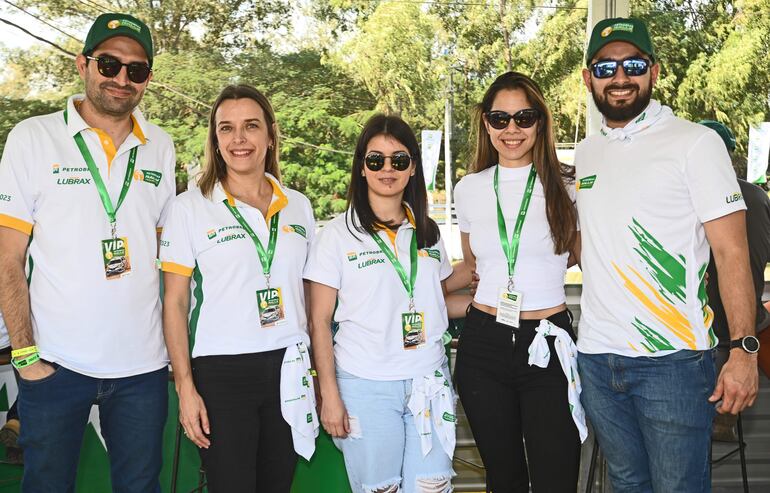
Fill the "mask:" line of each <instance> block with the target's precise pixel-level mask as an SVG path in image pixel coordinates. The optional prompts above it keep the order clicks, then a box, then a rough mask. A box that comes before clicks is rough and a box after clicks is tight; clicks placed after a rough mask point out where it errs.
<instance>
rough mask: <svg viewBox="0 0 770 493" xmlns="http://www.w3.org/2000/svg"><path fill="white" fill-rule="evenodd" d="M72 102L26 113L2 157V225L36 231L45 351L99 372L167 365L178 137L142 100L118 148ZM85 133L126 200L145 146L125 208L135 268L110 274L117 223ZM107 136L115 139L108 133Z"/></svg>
mask: <svg viewBox="0 0 770 493" xmlns="http://www.w3.org/2000/svg"><path fill="white" fill-rule="evenodd" d="M82 99H83V96H73V97H71V98H70V99H69V101H68V102H67V109H68V111H67V113H68V123H65V122H64V116H63V111H58V112H56V113H52V114H50V115H44V116H37V117H34V118H30V119H27V120H24V121H22V122H21V123H19V124H18V125H16V127H14V128H13V130H11V132H10V134H9V135H8V140H7V143H6V146H5V150H4V152H3V157H2V161H0V226H5V227H9V228H13V229H16V230H18V231H21V232H23V233H25V234H27V235H30V236H31V241H30V244H29V248H28V251H27V253H28V256H29V263H28V275H29V276H30V283H29V293H30V304H31V311H32V326H33V329H34V337H35V341H36V344H37V346H38V348H39V349H40V356H41V357H42V358H44V359H46V360H48V361H53V362H56V363H59V364H60V365H62V366H64V367H66V368H68V369H70V370H73V371H76V372H79V373H82V374H84V375H89V376H93V377H97V378H117V377H125V376H132V375H138V374H142V373H147V372H150V371H154V370H157V369H159V368H162V367H164V366H165V365H166V364H167V362H168V358H167V355H166V349H165V344H164V342H163V333H162V327H161V307H160V297H159V275H158V269H157V268H156V266H155V259H156V256H157V248H158V246H157V245H158V241H157V228H159V227H162V226H163V221H164V215H165V210H166V207H167V204H168V203H169V200H170V199H171V198H172V197H173V196H174V193H175V189H176V184H175V176H174V168H175V164H176V157H175V154H174V146H173V143H172V142H171V138H170V137H169V136H168V135H167V134H166V133H165V132H163V131H162V130H161V129H160V128H158V127H157V126H155V125H152V124H151V123H148V122H147V121H146V120H145V119H144V118H143V117H142V114H141V113H140V112H139V111H138V110H135V111H134V113H133V115H132V120H133V132H132V133H130V134H129V135H128V137H127V138H126V140H125V141H124V142H123V144H122V145H121V146H120V148H118V149H115V147H114V146H113V145H112V141H111V140H110V139H109V137H107V135H106V134H105V133H104V132H101V131H97V130H94V129H90V128H89V126H88V124H87V123H86V122H85V121H84V120H83V119H82V118H81V117H80V115H79V114H78V112H77V110H76V109H75V101H81V100H82ZM78 132H80V133H81V135H82V136H83V138H84V140H85V142H86V144H87V146H88V148H89V150H90V152H91V155H92V156H93V159H94V162H95V163H96V166H97V167H98V169H99V172H100V173H101V176H102V179H103V180H104V183H105V186H106V188H107V190H108V193H109V195H110V198H111V199H112V201H113V203H114V204H116V203H117V201H118V197H119V195H120V191H121V188H122V186H123V181H124V178H125V173H126V170H127V167H128V156H129V151H130V150H131V149H132V148H137V149H138V151H137V157H136V165H135V172H134V179H133V180H132V182H131V186H130V188H129V190H128V193H127V195H126V198H125V200H124V201H123V204H122V206H121V207H120V209H119V210H118V213H117V235H118V236H119V237H125V238H127V240H128V251H129V259H130V265H131V273H130V275H128V276H125V277H122V278H120V279H112V280H107V278H106V275H105V266H104V260H103V253H102V241H103V240H105V239H108V238H110V236H111V231H110V225H109V220H108V218H107V214H106V213H105V211H104V207H103V206H102V202H101V200H100V198H99V193H98V191H97V189H96V186H95V185H94V183H93V179H92V178H91V174H90V173H89V171H88V168H87V167H86V162H85V160H84V159H83V156H82V155H81V153H80V151H79V149H78V146H77V144H76V143H75V140H74V139H73V136H74V135H76V134H77V133H78ZM105 142H106V143H105Z"/></svg>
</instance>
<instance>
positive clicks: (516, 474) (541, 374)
mask: <svg viewBox="0 0 770 493" xmlns="http://www.w3.org/2000/svg"><path fill="white" fill-rule="evenodd" d="M571 318H572V317H571V314H570V313H569V312H568V311H566V310H565V311H563V312H560V313H557V314H555V315H552V316H551V317H548V320H550V321H551V322H553V323H554V324H555V325H557V326H559V327H561V328H563V329H565V330H566V331H567V332H568V333H569V334H570V335H571V336H572V338H573V339H574V338H575V334H574V332H573V330H572V327H571ZM539 323H540V321H539V320H522V321H521V324H520V327H519V329H513V328H512V327H509V326H507V325H503V324H499V323H497V322H495V317H494V316H491V315H489V314H487V313H484V312H482V311H481V310H478V309H476V308H474V307H472V306H471V307H470V309H469V311H468V316H467V318H466V319H465V327H464V328H463V331H462V334H461V335H460V342H459V347H458V349H457V364H456V368H455V382H457V390H458V393H459V395H460V400H461V401H462V404H463V408H464V409H465V414H466V415H467V416H468V421H469V422H470V425H471V431H472V432H473V437H474V438H475V440H476V445H477V446H478V449H479V453H480V454H481V459H482V460H483V461H484V466H485V468H486V471H487V491H488V492H492V493H512V492H516V493H518V492H521V493H526V492H528V491H529V482H530V481H531V482H532V491H533V492H535V493H543V492H547V493H567V492H569V493H574V492H575V490H576V489H577V481H578V471H579V466H580V437H579V435H578V431H577V427H576V426H575V423H574V422H573V421H572V417H571V415H570V410H569V401H568V399H567V379H566V377H565V376H564V372H563V371H562V368H561V365H560V364H559V358H558V357H557V355H556V352H555V351H554V342H553V341H554V337H548V338H547V339H548V346H549V347H550V349H551V359H550V362H549V365H548V368H540V367H538V366H529V364H528V363H527V359H528V357H529V354H528V351H527V350H528V348H529V345H530V344H531V343H532V340H533V339H534V337H535V334H536V332H535V328H536V327H537V326H538V325H539ZM514 330H516V342H515V344H514V343H513V341H512V335H513V333H514ZM525 448H526V454H525ZM528 465H529V467H528Z"/></svg>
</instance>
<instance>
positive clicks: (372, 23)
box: [334, 2, 443, 128]
mask: <svg viewBox="0 0 770 493" xmlns="http://www.w3.org/2000/svg"><path fill="white" fill-rule="evenodd" d="M436 33H437V25H436V23H435V19H434V18H433V17H432V16H428V15H426V14H425V13H424V12H423V11H422V10H421V9H420V7H419V5H417V4H414V3H390V2H383V3H380V4H379V6H378V7H377V9H376V10H375V11H374V13H373V14H372V15H371V16H369V17H368V18H367V19H366V20H365V21H364V22H363V23H362V25H361V27H360V34H359V35H358V36H356V37H355V38H353V39H352V40H351V41H349V42H348V43H346V44H345V45H344V46H342V48H341V49H340V50H339V52H338V53H336V56H335V58H334V59H335V62H336V64H337V65H338V66H339V67H341V68H343V69H344V70H345V71H347V73H348V74H349V75H350V77H352V78H353V79H354V80H357V81H358V82H360V83H362V84H364V85H365V86H366V88H367V89H368V91H369V92H370V93H371V94H372V95H373V96H374V98H375V100H376V101H377V109H378V110H380V111H383V112H385V113H394V114H400V115H402V116H403V117H404V118H405V119H406V120H407V121H409V122H410V123H411V124H412V125H413V126H414V127H415V128H423V127H425V126H429V125H432V124H434V122H436V121H438V120H439V118H440V115H441V114H442V109H443V105H442V104H441V103H442V101H441V100H442V98H441V85H440V82H439V77H440V74H441V59H439V58H437V57H436V53H434V51H433V49H434V45H435V38H436Z"/></svg>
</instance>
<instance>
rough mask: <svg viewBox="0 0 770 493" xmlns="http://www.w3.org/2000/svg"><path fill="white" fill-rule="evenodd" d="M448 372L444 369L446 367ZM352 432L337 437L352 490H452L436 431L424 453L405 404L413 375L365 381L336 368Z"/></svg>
mask: <svg viewBox="0 0 770 493" xmlns="http://www.w3.org/2000/svg"><path fill="white" fill-rule="evenodd" d="M445 374H446V375H448V374H449V372H448V370H446V371H445ZM337 385H338V387H339V390H340V397H341V398H342V401H343V403H344V404H345V408H346V409H347V412H348V416H349V418H350V431H351V433H350V435H348V437H347V438H344V439H341V438H335V439H334V443H335V444H336V445H337V448H339V449H340V450H341V451H342V454H343V456H344V457H345V467H346V468H347V472H348V479H349V481H350V487H351V489H352V490H353V493H373V492H378V493H397V492H398V493H451V491H452V486H451V478H452V476H454V471H453V470H452V459H451V458H450V457H449V456H448V455H447V454H446V452H444V450H443V449H442V448H441V444H440V443H439V440H438V438H436V434H435V433H434V434H433V446H432V447H431V450H430V452H428V455H426V456H423V454H422V449H421V447H420V437H419V436H418V434H417V428H416V427H415V424H414V417H413V416H412V413H411V411H409V408H408V407H407V403H408V402H409V397H410V395H411V391H412V380H411V379H410V380H390V381H383V380H367V379H364V378H358V377H356V376H355V375H352V374H350V373H347V372H345V371H344V370H342V369H340V368H339V367H337Z"/></svg>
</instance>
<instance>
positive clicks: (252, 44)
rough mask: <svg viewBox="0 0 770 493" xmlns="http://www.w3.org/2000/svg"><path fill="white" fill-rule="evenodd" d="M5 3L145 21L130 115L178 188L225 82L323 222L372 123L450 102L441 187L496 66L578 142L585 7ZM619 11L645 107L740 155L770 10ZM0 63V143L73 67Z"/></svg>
mask: <svg viewBox="0 0 770 493" xmlns="http://www.w3.org/2000/svg"><path fill="white" fill-rule="evenodd" d="M19 1H20V3H21V4H22V6H24V7H25V8H29V9H32V10H34V11H35V12H38V13H39V14H40V15H42V16H43V17H44V18H47V19H49V20H51V21H54V22H56V24H57V25H58V26H60V27H61V28H62V29H64V30H65V31H69V32H82V31H83V30H84V29H85V27H86V26H87V25H88V24H89V23H90V22H91V21H92V19H93V18H94V17H95V16H96V15H98V14H99V13H101V11H103V10H105V9H108V8H109V9H114V10H120V11H127V12H131V13H133V14H135V15H137V16H138V17H140V18H142V19H144V20H146V21H147V22H148V23H149V24H150V26H151V27H152V28H153V32H154V36H155V41H156V46H157V47H158V55H157V56H156V61H155V66H154V74H153V77H154V78H153V82H152V83H151V84H150V88H149V90H148V93H147V94H146V96H145V98H144V100H143V103H142V107H141V109H142V111H143V112H144V113H145V116H147V118H148V119H150V120H151V121H153V122H155V123H157V124H158V125H160V126H161V127H162V128H164V129H165V130H166V131H167V132H168V133H169V134H170V135H171V136H172V137H173V138H174V141H175V143H176V147H177V156H178V164H179V166H178V170H177V180H178V182H179V183H180V185H182V184H184V183H185V182H186V181H187V180H188V179H189V177H188V176H187V169H188V166H190V165H196V164H200V162H201V160H202V159H201V158H202V153H203V146H204V142H205V139H206V131H207V130H206V127H207V123H208V114H209V111H210V106H211V103H212V102H213V100H214V99H215V98H216V96H217V94H218V93H219V91H220V90H221V89H222V88H223V87H224V86H225V85H227V84H230V83H239V82H242V83H249V84H252V85H254V86H256V87H258V88H259V89H261V90H262V91H263V92H265V94H267V95H268V97H269V98H270V99H271V101H272V103H273V106H274V108H275V111H276V114H277V118H278V123H279V126H280V129H281V133H282V146H281V162H282V169H283V176H284V180H285V182H286V183H287V185H289V186H290V187H293V188H296V189H298V190H300V191H301V192H303V193H305V194H306V195H308V197H309V198H310V200H311V201H312V203H313V205H314V207H315V212H316V214H317V216H318V217H319V218H321V219H323V218H328V217H330V216H331V215H333V214H335V213H338V212H340V211H342V210H343V209H344V207H345V191H346V188H347V182H348V180H349V173H350V164H351V152H352V150H353V148H354V146H355V143H356V142H355V140H356V137H357V135H358V133H359V132H360V130H361V127H362V125H363V123H364V122H365V120H366V119H367V118H368V117H369V116H370V115H371V114H372V113H374V112H375V111H385V112H388V113H398V114H401V115H402V116H403V117H404V118H405V119H406V120H407V121H408V122H410V123H411V124H412V126H413V128H414V130H415V131H416V132H417V133H418V135H419V132H420V130H422V129H440V128H443V125H444V104H445V101H446V98H447V97H448V96H451V97H452V100H453V103H454V111H453V129H452V130H453V142H452V151H453V156H454V162H453V163H452V168H453V170H454V173H455V176H454V177H453V179H454V180H456V179H457V178H458V177H459V176H462V174H463V168H464V167H465V166H466V165H467V162H468V160H469V158H470V156H471V152H472V147H473V143H472V142H471V140H472V135H471V134H472V132H471V121H472V116H473V112H474V107H475V105H476V104H477V102H478V101H480V99H481V96H482V94H483V92H484V91H485V89H486V88H487V87H488V85H489V84H490V83H491V82H492V80H493V79H494V78H495V77H497V76H498V75H499V74H501V73H503V72H504V71H506V70H510V69H513V70H518V71H520V72H524V73H527V74H530V75H531V76H532V77H533V78H534V79H535V80H536V81H537V82H538V83H539V84H540V86H541V88H542V89H543V92H544V94H545V96H546V100H547V102H548V104H549V106H550V107H551V110H552V112H553V114H554V118H555V126H556V129H555V130H556V136H557V140H558V141H560V142H573V141H574V140H575V139H577V140H580V139H582V138H583V136H584V134H585V125H584V121H585V111H586V108H585V105H586V101H587V98H588V96H587V92H586V90H585V88H584V87H583V84H582V79H581V76H580V73H581V70H582V69H583V67H584V60H583V53H584V48H585V44H586V35H585V32H586V26H585V22H586V14H587V0H560V1H559V2H558V3H556V4H548V5H547V6H550V7H558V8H542V5H541V4H542V2H540V1H537V2H535V1H534V0H483V1H475V2H432V3H422V4H421V3H418V2H393V1H387V0H381V1H380V0H374V1H371V0H300V1H297V2H290V1H288V0H152V1H148V0H97V1H96V2H91V1H88V2H81V1H79V0H78V1H76V0H35V1H32V0H19ZM632 14H633V15H634V16H638V17H641V18H642V19H644V20H646V21H647V22H648V25H649V26H650V32H651V33H652V36H653V41H654V45H655V48H656V52H657V55H658V60H659V62H660V64H661V75H660V77H659V80H658V82H657V84H656V88H655V91H654V97H656V98H657V99H659V100H661V101H662V102H663V103H664V104H667V105H669V106H671V107H672V108H673V109H674V111H675V113H677V114H679V115H681V116H684V117H686V118H689V119H692V120H698V119H701V118H712V119H717V120H720V121H723V122H725V123H727V124H728V125H730V126H731V127H732V128H733V129H734V130H735V133H736V136H737V138H738V147H739V151H745V148H746V144H747V137H748V129H749V128H750V126H751V125H752V124H754V123H757V122H759V121H764V120H766V119H767V118H768V91H769V90H770V65H767V64H764V63H761V60H763V59H764V58H766V55H767V53H768V52H770V0H638V1H634V2H633V3H632ZM298 15H299V16H300V17H301V19H302V20H301V22H299V23H296V24H295V23H294V21H295V20H296V19H298V18H300V17H298ZM302 16H304V17H302ZM297 27H299V29H297V30H296V31H295V28H297ZM56 41H57V43H59V44H60V45H62V46H64V47H65V49H67V50H69V51H71V52H75V53H77V52H79V51H80V49H81V47H82V45H81V44H80V43H79V42H77V41H76V40H72V39H69V38H67V37H61V38H60V39H57V40H56ZM0 58H2V59H3V61H4V65H5V71H4V77H3V79H2V82H0V93H2V94H3V96H4V97H5V99H2V100H0V101H1V102H2V103H1V104H2V106H0V111H2V117H1V118H0V131H3V132H6V133H7V131H8V129H9V128H10V127H11V126H12V125H13V124H14V123H15V122H17V121H18V120H20V119H23V118H25V117H27V116H30V115H33V114H38V113H41V112H47V111H53V110H57V109H60V108H61V107H62V106H63V104H64V103H63V102H64V99H65V98H66V97H67V96H69V95H70V94H73V93H75V92H82V83H81V82H80V79H79V77H78V75H77V71H76V70H75V67H74V63H73V62H72V60H71V59H70V58H67V57H66V56H63V55H62V54H61V53H60V52H57V51H55V50H54V49H52V48H49V47H45V48H39V47H35V48H32V49H29V50H25V51H20V50H4V51H0ZM450 78H451V89H452V91H451V94H450V93H449V88H450ZM440 169H441V168H440ZM440 173H441V171H440ZM438 184H439V187H441V185H442V184H443V182H442V179H441V177H439V179H438Z"/></svg>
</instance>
